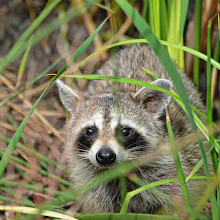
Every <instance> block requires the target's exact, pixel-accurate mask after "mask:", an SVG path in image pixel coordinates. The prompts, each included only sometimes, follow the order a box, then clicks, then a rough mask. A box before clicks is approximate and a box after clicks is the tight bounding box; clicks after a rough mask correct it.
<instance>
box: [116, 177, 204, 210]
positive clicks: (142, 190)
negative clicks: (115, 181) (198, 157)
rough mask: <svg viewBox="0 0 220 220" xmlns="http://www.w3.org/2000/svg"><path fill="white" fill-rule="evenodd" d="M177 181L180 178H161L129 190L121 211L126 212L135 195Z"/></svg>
mask: <svg viewBox="0 0 220 220" xmlns="http://www.w3.org/2000/svg"><path fill="white" fill-rule="evenodd" d="M193 179H206V177H203V176H195V177H193ZM177 181H178V178H169V179H163V180H159V181H156V182H153V183H149V184H147V185H144V186H142V187H140V188H138V189H135V190H133V191H130V192H128V193H127V195H126V197H125V201H124V203H123V205H122V208H121V211H120V213H126V211H127V209H128V205H129V202H130V200H131V199H132V198H133V197H134V196H136V195H138V194H139V193H141V192H144V191H147V190H149V189H151V188H154V187H156V186H160V185H164V184H167V183H172V182H177Z"/></svg>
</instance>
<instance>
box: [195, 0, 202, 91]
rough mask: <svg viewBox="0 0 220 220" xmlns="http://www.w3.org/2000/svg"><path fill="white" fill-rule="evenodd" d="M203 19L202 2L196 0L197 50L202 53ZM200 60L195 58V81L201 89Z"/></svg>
mask: <svg viewBox="0 0 220 220" xmlns="http://www.w3.org/2000/svg"><path fill="white" fill-rule="evenodd" d="M201 19H202V0H196V33H195V50H197V51H200V43H201V40H200V39H201V37H200V36H201ZM199 66H200V63H199V58H198V57H195V56H194V72H193V81H194V83H195V86H196V87H197V89H199Z"/></svg>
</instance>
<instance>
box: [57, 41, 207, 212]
mask: <svg viewBox="0 0 220 220" xmlns="http://www.w3.org/2000/svg"><path fill="white" fill-rule="evenodd" d="M143 67H144V68H147V69H148V70H150V71H152V72H153V73H155V74H156V75H157V76H158V77H159V79H158V80H154V79H153V77H152V76H151V75H148V74H146V73H145V72H144V70H143ZM97 73H98V74H101V75H107V76H120V77H127V78H132V79H137V80H142V81H145V82H150V83H152V84H154V85H157V86H159V87H162V88H164V89H167V90H171V88H172V84H171V82H170V77H169V75H168V74H167V72H166V70H165V69H164V67H163V66H162V64H161V63H160V61H159V59H158V58H157V57H156V56H155V54H154V52H153V51H152V50H151V49H150V48H149V47H148V46H146V45H143V46H140V45H133V46H129V47H125V48H124V49H122V50H120V51H119V52H118V53H117V54H115V55H114V56H112V57H111V58H110V59H109V60H108V61H107V62H106V63H104V64H103V66H102V67H101V68H100V69H99V70H98V72H97ZM179 73H180V76H181V78H182V81H183V83H184V85H185V88H186V90H187V94H188V96H189V99H190V101H191V104H192V105H194V106H195V107H196V108H198V109H200V110H201V111H204V106H203V104H202V102H201V100H200V96H199V94H198V92H197V91H196V89H195V88H194V86H193V84H192V82H191V81H190V80H189V79H188V78H187V76H186V75H184V74H183V73H182V72H180V71H179ZM57 85H58V88H59V94H60V98H61V101H62V103H63V104H64V106H65V107H66V108H67V109H68V110H69V111H70V113H71V120H70V122H69V124H68V135H67V141H66V146H65V157H66V160H67V163H68V167H69V171H70V178H71V180H72V181H73V183H74V186H75V187H79V186H82V185H84V184H85V183H86V182H87V181H89V180H91V179H92V178H93V177H95V176H97V175H99V174H100V173H101V172H104V171H105V170H108V169H111V168H112V167H114V166H115V165H117V164H119V163H121V162H125V161H130V160H135V159H137V158H139V157H140V156H143V155H146V156H149V157H148V158H152V160H149V162H146V163H145V164H144V165H143V166H141V167H138V168H137V169H136V170H135V171H134V173H135V174H136V175H137V176H139V177H140V178H142V179H143V180H145V181H146V183H151V182H155V181H158V180H161V179H167V178H171V177H177V174H176V168H175V163H174V160H173V156H172V154H169V155H164V156H162V157H157V155H159V154H160V152H163V151H164V150H165V149H164V146H165V144H166V143H169V138H168V133H167V129H166V120H165V106H166V107H167V109H168V112H169V115H170V118H171V123H172V128H173V132H174V136H175V138H176V139H178V138H181V137H183V136H185V135H187V134H189V133H190V132H192V128H191V125H190V122H189V119H188V116H187V115H186V113H185V112H184V111H183V110H182V109H181V108H180V107H179V105H178V104H177V103H176V102H175V101H174V100H173V99H171V97H170V96H169V95H167V94H165V93H161V92H158V91H156V90H153V89H150V88H141V87H139V86H135V85H128V84H124V83H120V84H117V83H112V82H106V81H91V82H89V84H88V88H87V90H86V92H85V94H83V95H82V94H80V95H79V94H77V92H76V91H73V90H72V89H70V88H69V87H68V86H66V85H65V84H63V83H62V82H61V81H58V83H57ZM173 89H174V90H175V88H173ZM179 156H180V159H181V163H182V166H183V169H184V174H185V175H188V174H189V173H190V172H191V170H192V168H193V167H194V166H195V164H196V163H197V162H198V161H199V160H200V159H201V155H200V150H199V147H198V146H195V145H189V146H187V147H184V148H183V149H182V150H181V151H180V152H179ZM154 158H155V159H154ZM201 172H202V171H201ZM198 184H199V183H198V182H197V181H189V183H188V188H189V191H190V193H191V197H192V200H195V201H197V200H198V198H199V196H200V192H201V189H202V187H203V186H198ZM119 188H120V186H119V181H118V180H114V181H112V182H108V183H104V184H102V185H100V186H98V187H96V188H94V189H92V190H91V191H89V192H86V193H84V194H81V195H80V196H79V197H78V201H79V202H80V203H81V205H82V212H83V213H105V212H119V211H120V208H121V198H120V190H119ZM136 188H137V185H136V184H134V183H132V182H131V181H130V180H127V190H128V191H131V190H134V189H136ZM157 190H159V191H161V192H162V193H163V196H161V195H159V194H158V193H159V192H158V191H157ZM180 198H181V190H180V186H179V184H178V182H173V183H170V184H165V185H161V186H158V187H157V189H154V190H148V191H145V192H143V193H140V194H139V195H137V196H135V197H134V198H132V200H131V202H130V204H129V211H130V212H136V213H166V214H173V213H174V212H175V208H174V207H175V206H174V202H173V200H175V199H180ZM180 200H181V199H180Z"/></svg>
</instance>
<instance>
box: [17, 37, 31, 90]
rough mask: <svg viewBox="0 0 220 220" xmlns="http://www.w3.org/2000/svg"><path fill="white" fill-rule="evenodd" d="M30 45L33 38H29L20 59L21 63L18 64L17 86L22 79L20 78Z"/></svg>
mask: <svg viewBox="0 0 220 220" xmlns="http://www.w3.org/2000/svg"><path fill="white" fill-rule="evenodd" d="M32 43H33V36H32V37H31V38H30V40H29V42H28V45H27V50H26V51H25V53H24V55H23V57H22V59H21V63H20V66H19V69H18V80H17V83H18V84H19V83H20V80H21V79H22V77H23V75H24V71H25V67H26V63H27V58H28V55H29V53H30V50H31V47H32ZM18 84H17V85H18ZM17 85H16V86H17Z"/></svg>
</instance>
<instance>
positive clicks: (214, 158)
mask: <svg viewBox="0 0 220 220" xmlns="http://www.w3.org/2000/svg"><path fill="white" fill-rule="evenodd" d="M210 59H211V21H209V24H208V34H207V98H206V99H207V116H208V125H209V126H210V128H211V129H212V98H211V82H212V80H211V77H212V76H211V74H212V68H211V61H210ZM211 133H212V130H211ZM209 140H210V142H209V143H210V148H211V147H213V146H214V136H213V135H210V137H209ZM211 155H212V164H213V169H214V171H215V173H216V172H217V171H218V161H217V154H216V151H215V149H213V150H212V151H211ZM210 200H211V206H212V217H213V219H214V220H215V219H216V220H217V219H219V216H218V215H219V214H218V208H217V202H216V198H215V194H214V193H212V195H211V198H210Z"/></svg>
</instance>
